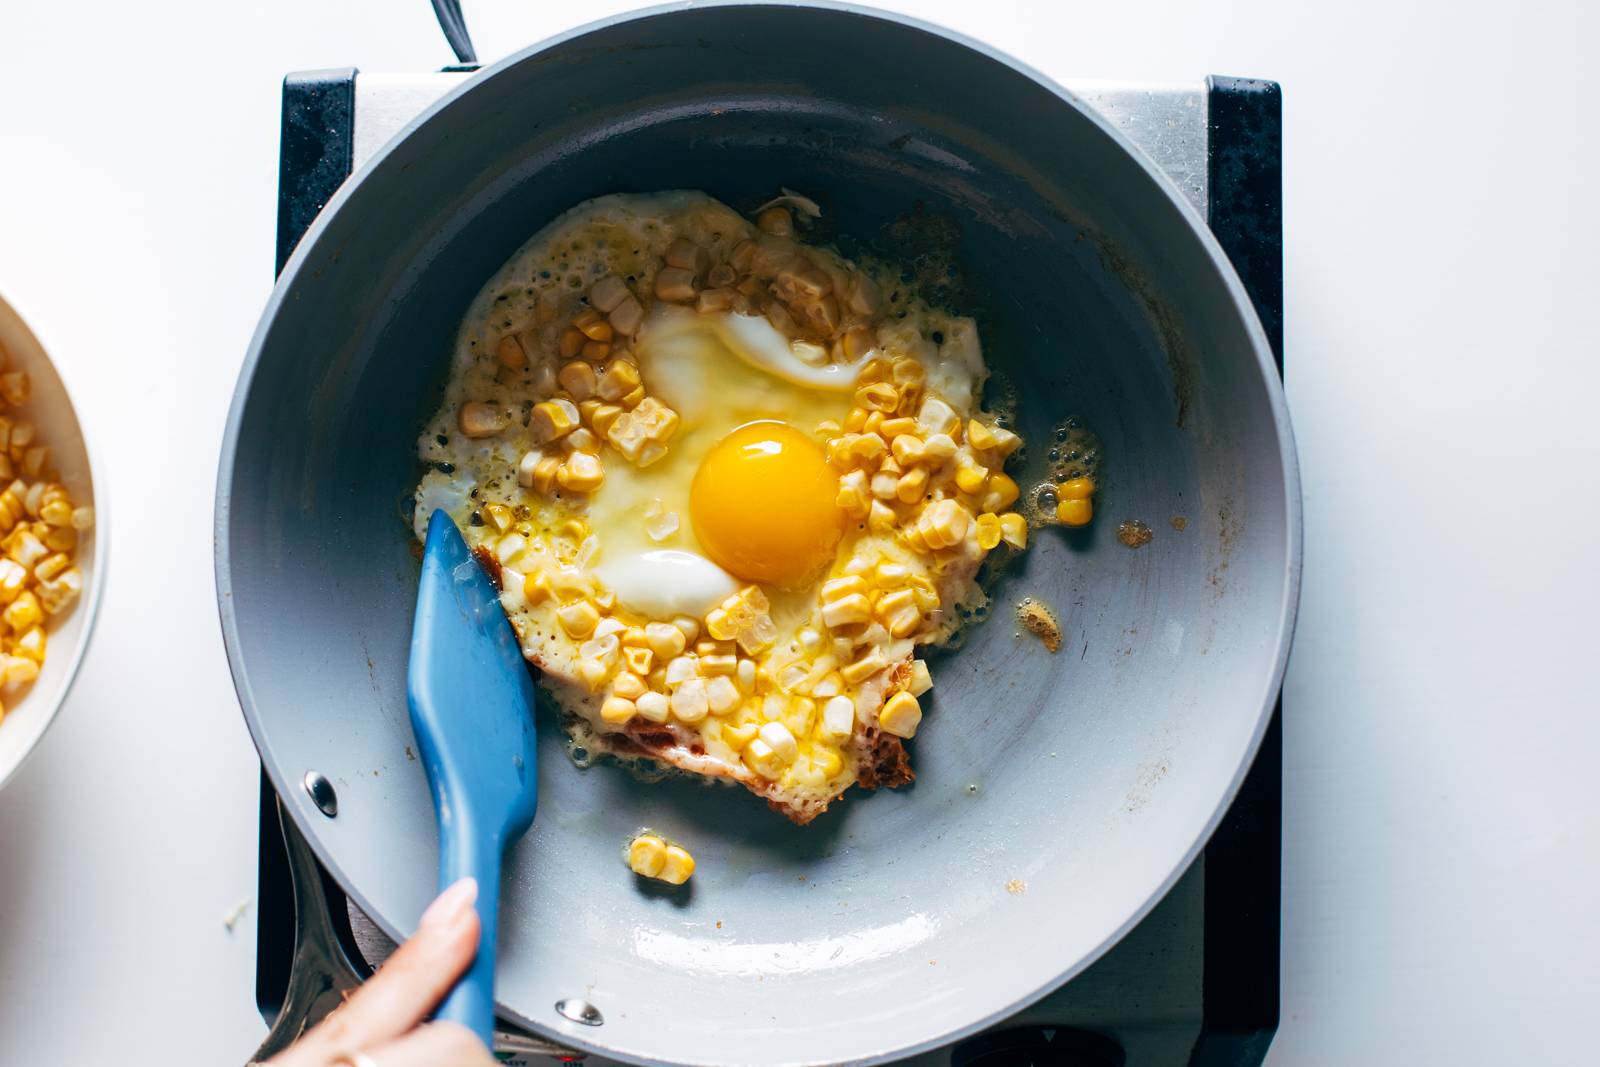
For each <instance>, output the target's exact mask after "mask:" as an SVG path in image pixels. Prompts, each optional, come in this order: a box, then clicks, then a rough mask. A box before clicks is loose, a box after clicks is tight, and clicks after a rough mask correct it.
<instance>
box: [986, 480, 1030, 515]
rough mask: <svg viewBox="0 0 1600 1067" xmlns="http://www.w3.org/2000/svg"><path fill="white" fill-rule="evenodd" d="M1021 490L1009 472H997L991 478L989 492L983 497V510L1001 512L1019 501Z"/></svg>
mask: <svg viewBox="0 0 1600 1067" xmlns="http://www.w3.org/2000/svg"><path fill="white" fill-rule="evenodd" d="M1020 493H1021V491H1020V490H1019V489H1018V488H1017V483H1016V482H1015V481H1013V480H1012V478H1011V476H1010V475H1009V474H1004V473H997V474H995V475H993V476H992V477H990V479H989V492H988V494H987V495H986V496H984V498H983V510H984V511H994V512H1000V511H1004V510H1005V509H1006V508H1008V507H1010V506H1011V505H1012V504H1014V503H1016V502H1017V497H1018V496H1019V495H1020Z"/></svg>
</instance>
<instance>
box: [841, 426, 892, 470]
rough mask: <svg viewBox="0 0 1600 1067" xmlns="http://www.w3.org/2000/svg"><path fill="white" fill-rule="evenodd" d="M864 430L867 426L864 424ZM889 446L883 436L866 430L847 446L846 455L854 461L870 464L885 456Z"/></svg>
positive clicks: (865, 464)
mask: <svg viewBox="0 0 1600 1067" xmlns="http://www.w3.org/2000/svg"><path fill="white" fill-rule="evenodd" d="M868 421H869V422H870V419H869V420H868ZM862 429H863V430H866V429H867V427H866V426H863V427H862ZM887 451H889V446H888V445H886V444H884V443H883V438H881V437H879V436H878V435H877V434H876V433H871V432H864V433H860V434H857V435H856V436H855V437H854V438H852V439H851V440H850V442H849V444H848V445H847V446H846V447H845V455H846V457H848V458H849V459H850V460H851V461H852V462H853V463H857V464H860V465H862V466H870V465H872V464H874V463H876V462H878V460H880V459H882V458H883V455H884V453H885V452H887Z"/></svg>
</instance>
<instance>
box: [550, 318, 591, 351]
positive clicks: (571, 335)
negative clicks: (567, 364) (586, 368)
mask: <svg viewBox="0 0 1600 1067" xmlns="http://www.w3.org/2000/svg"><path fill="white" fill-rule="evenodd" d="M588 341H589V339H588V338H587V337H585V336H584V335H583V331H582V330H580V329H578V328H577V327H576V326H568V327H567V328H566V329H565V330H563V331H561V338H560V340H558V341H557V342H556V353H557V354H558V355H559V356H560V357H561V358H562V359H571V358H572V357H573V356H576V355H577V354H578V353H579V352H582V351H583V346H584V345H585V344H587V343H588Z"/></svg>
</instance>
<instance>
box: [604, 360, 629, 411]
mask: <svg viewBox="0 0 1600 1067" xmlns="http://www.w3.org/2000/svg"><path fill="white" fill-rule="evenodd" d="M637 388H639V368H638V367H637V366H635V365H634V364H633V362H632V361H631V360H626V359H614V360H612V361H611V362H610V363H607V364H606V365H605V368H604V370H602V371H601V373H600V380H599V383H598V384H597V385H596V392H597V393H598V394H599V396H600V399H602V400H606V401H611V402H615V401H617V400H620V399H622V398H623V397H625V396H627V395H628V394H629V393H631V392H633V391H634V390H635V389H637Z"/></svg>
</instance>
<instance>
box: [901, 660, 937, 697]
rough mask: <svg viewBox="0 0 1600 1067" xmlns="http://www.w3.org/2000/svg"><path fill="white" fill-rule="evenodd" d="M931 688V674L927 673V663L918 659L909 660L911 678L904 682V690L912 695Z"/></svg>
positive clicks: (917, 694) (916, 695)
mask: <svg viewBox="0 0 1600 1067" xmlns="http://www.w3.org/2000/svg"><path fill="white" fill-rule="evenodd" d="M932 688H933V675H931V674H929V673H928V665H927V664H926V663H924V662H923V661H922V660H920V659H914V660H912V661H911V679H910V680H909V681H908V682H907V683H906V692H908V693H910V694H911V695H912V696H914V697H919V696H921V695H922V694H923V693H926V692H927V691H928V690H930V689H932Z"/></svg>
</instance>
